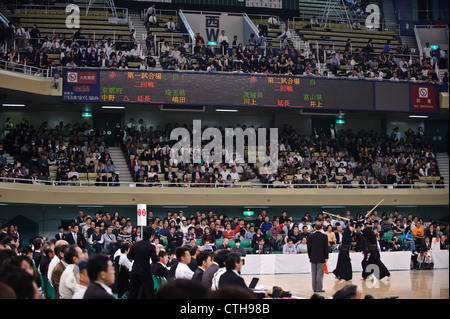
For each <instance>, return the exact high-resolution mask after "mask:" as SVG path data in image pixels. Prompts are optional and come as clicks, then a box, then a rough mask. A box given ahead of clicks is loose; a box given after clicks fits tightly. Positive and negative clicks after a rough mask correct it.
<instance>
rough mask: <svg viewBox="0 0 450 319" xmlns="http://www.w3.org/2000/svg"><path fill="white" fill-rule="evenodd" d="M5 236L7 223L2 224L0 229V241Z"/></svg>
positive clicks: (6, 234)
mask: <svg viewBox="0 0 450 319" xmlns="http://www.w3.org/2000/svg"><path fill="white" fill-rule="evenodd" d="M6 236H8V225H6V224H3V225H2V228H1V231H0V241H2V240H3V238H5V237H6Z"/></svg>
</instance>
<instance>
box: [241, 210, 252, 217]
mask: <svg viewBox="0 0 450 319" xmlns="http://www.w3.org/2000/svg"><path fill="white" fill-rule="evenodd" d="M242 215H243V216H245V217H252V216H255V212H254V211H253V210H244V211H243V212H242Z"/></svg>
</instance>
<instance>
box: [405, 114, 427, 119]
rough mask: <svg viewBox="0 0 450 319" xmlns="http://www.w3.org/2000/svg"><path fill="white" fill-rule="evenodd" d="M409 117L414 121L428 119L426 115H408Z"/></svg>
mask: <svg viewBox="0 0 450 319" xmlns="http://www.w3.org/2000/svg"><path fill="white" fill-rule="evenodd" d="M409 117H411V118H414V119H427V118H429V116H428V115H410V116H409Z"/></svg>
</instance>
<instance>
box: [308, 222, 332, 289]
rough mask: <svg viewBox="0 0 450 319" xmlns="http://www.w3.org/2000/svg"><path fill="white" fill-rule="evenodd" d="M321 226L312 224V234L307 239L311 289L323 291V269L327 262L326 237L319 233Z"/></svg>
mask: <svg viewBox="0 0 450 319" xmlns="http://www.w3.org/2000/svg"><path fill="white" fill-rule="evenodd" d="M321 230H322V224H320V223H319V222H316V223H315V224H314V232H313V233H312V234H311V235H310V236H309V238H308V248H307V251H308V257H309V261H310V262H311V276H312V289H313V291H314V292H324V291H325V290H323V267H324V266H325V264H326V263H327V261H328V251H329V250H328V237H327V235H325V234H323V233H322V232H321Z"/></svg>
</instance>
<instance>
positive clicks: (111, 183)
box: [108, 172, 120, 187]
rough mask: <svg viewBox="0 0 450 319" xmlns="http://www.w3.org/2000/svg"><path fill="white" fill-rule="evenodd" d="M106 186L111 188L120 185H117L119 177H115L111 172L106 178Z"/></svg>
mask: <svg viewBox="0 0 450 319" xmlns="http://www.w3.org/2000/svg"><path fill="white" fill-rule="evenodd" d="M108 186H112V187H118V186H120V184H119V176H118V175H117V173H116V172H113V173H112V176H111V177H109V178H108Z"/></svg>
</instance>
